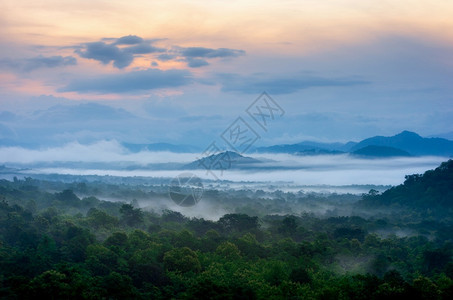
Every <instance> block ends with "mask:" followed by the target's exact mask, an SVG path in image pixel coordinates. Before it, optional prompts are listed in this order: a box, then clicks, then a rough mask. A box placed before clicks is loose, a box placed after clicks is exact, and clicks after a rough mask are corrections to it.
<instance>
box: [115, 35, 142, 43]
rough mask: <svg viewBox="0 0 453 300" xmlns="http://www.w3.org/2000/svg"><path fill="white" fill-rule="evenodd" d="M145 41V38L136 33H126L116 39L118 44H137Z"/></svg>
mask: <svg viewBox="0 0 453 300" xmlns="http://www.w3.org/2000/svg"><path fill="white" fill-rule="evenodd" d="M140 43H143V39H142V38H141V37H139V36H136V35H126V36H123V37H120V38H119V39H117V40H116V42H115V44H116V45H135V44H140Z"/></svg>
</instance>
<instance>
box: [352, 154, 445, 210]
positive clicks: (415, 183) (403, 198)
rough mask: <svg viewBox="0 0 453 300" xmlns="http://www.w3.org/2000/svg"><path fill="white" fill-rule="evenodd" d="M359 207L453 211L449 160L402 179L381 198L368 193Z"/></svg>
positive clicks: (378, 195)
mask: <svg viewBox="0 0 453 300" xmlns="http://www.w3.org/2000/svg"><path fill="white" fill-rule="evenodd" d="M359 205H360V206H362V207H411V208H415V209H424V210H426V209H436V208H439V209H453V160H449V161H447V162H443V163H442V164H441V165H440V166H439V167H437V168H436V169H435V170H429V171H426V172H425V173H424V174H423V175H420V174H415V175H409V176H406V180H405V181H404V183H403V184H401V185H399V186H396V187H393V188H391V189H388V190H386V191H385V192H383V193H382V194H378V193H377V192H376V191H374V190H371V191H370V193H369V194H367V195H364V196H363V200H361V201H360V202H359Z"/></svg>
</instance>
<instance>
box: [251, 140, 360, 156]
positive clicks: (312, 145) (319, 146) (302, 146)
mask: <svg viewBox="0 0 453 300" xmlns="http://www.w3.org/2000/svg"><path fill="white" fill-rule="evenodd" d="M355 144H356V143H355V142H348V143H346V144H343V143H320V142H312V141H304V142H301V143H298V144H284V145H274V146H268V147H258V148H256V149H255V151H256V152H260V153H290V154H299V155H301V154H302V155H303V154H339V153H344V152H349V151H350V150H351V148H352V147H354V146H355Z"/></svg>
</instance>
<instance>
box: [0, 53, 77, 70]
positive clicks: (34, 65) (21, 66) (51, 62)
mask: <svg viewBox="0 0 453 300" xmlns="http://www.w3.org/2000/svg"><path fill="white" fill-rule="evenodd" d="M74 65H77V59H76V58H75V57H73V56H61V55H55V56H42V55H39V56H35V57H31V58H25V59H20V60H12V59H2V60H1V61H0V66H3V67H6V68H9V69H14V70H20V71H25V72H30V71H33V70H36V69H41V68H57V67H65V66H74Z"/></svg>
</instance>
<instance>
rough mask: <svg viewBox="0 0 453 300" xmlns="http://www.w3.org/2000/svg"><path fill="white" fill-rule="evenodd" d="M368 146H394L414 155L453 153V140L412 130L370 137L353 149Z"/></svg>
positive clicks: (449, 154) (446, 154) (447, 154)
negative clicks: (392, 134) (425, 135)
mask: <svg viewBox="0 0 453 300" xmlns="http://www.w3.org/2000/svg"><path fill="white" fill-rule="evenodd" d="M366 146H385V147H393V148H397V149H401V150H403V151H406V152H408V153H410V154H412V155H440V156H451V155H453V141H450V140H446V139H443V138H423V137H421V136H419V135H418V134H416V133H414V132H410V131H403V132H401V133H400V134H397V135H394V136H391V137H385V136H375V137H372V138H368V139H365V140H363V141H361V142H360V143H358V144H356V145H354V146H353V147H352V149H351V150H352V151H356V150H359V149H361V148H363V147H366Z"/></svg>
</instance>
